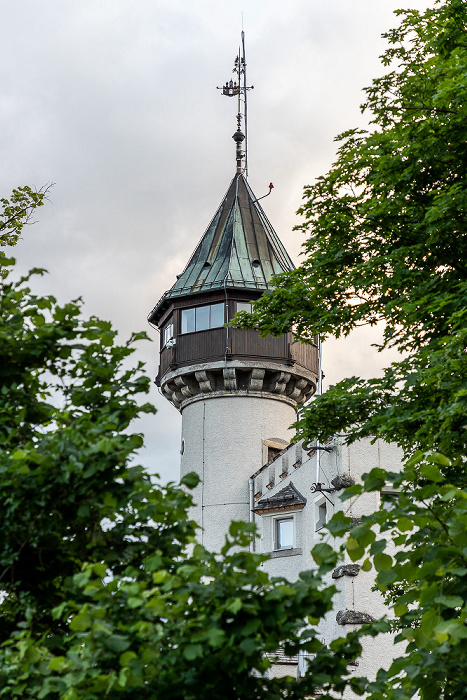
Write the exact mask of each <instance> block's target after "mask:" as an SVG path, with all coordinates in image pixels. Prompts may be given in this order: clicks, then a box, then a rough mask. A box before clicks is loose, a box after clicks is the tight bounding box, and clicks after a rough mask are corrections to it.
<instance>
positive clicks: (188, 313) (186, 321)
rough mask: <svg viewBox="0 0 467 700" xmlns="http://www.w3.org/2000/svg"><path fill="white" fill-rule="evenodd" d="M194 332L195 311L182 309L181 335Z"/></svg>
mask: <svg viewBox="0 0 467 700" xmlns="http://www.w3.org/2000/svg"><path fill="white" fill-rule="evenodd" d="M194 330H195V310H194V309H183V311H182V333H193V332H194Z"/></svg>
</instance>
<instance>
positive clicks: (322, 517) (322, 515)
mask: <svg viewBox="0 0 467 700" xmlns="http://www.w3.org/2000/svg"><path fill="white" fill-rule="evenodd" d="M316 516H317V517H316V529H317V530H321V528H322V527H324V526H325V525H326V520H327V510H326V501H324V503H317V504H316Z"/></svg>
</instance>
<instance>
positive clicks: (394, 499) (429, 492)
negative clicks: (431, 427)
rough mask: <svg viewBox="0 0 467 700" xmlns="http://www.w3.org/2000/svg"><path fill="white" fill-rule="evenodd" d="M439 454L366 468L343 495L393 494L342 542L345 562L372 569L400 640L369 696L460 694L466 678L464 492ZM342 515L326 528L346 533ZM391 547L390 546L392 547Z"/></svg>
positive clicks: (466, 515) (466, 505)
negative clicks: (397, 653) (401, 650)
mask: <svg viewBox="0 0 467 700" xmlns="http://www.w3.org/2000/svg"><path fill="white" fill-rule="evenodd" d="M447 461H448V460H446V458H445V457H443V456H442V455H439V454H433V455H429V456H427V455H423V454H422V453H419V454H416V455H414V456H413V457H412V458H411V459H410V460H409V461H408V462H407V464H406V466H405V469H404V471H403V472H402V473H400V474H391V473H388V472H385V471H383V470H382V469H373V470H372V471H371V472H370V473H369V474H368V475H366V476H365V477H364V479H363V484H362V485H356V486H352V487H350V488H349V489H347V490H346V494H345V498H352V497H355V496H356V495H358V494H361V493H364V492H369V491H380V490H381V489H383V488H384V486H385V485H386V484H387V482H388V481H389V482H391V483H392V484H393V486H394V488H395V489H396V490H397V491H399V493H398V494H397V495H393V496H387V497H386V504H385V506H386V507H385V508H382V509H381V510H380V511H378V512H377V513H375V514H372V515H369V516H367V517H364V518H363V522H362V524H361V525H358V526H357V527H353V528H352V529H351V530H350V532H349V537H348V539H347V544H346V547H347V552H348V555H349V557H350V559H351V560H352V561H357V560H361V559H364V558H365V556H366V555H367V554H368V555H369V556H367V558H365V559H364V562H363V564H362V567H363V568H364V570H369V569H371V567H372V566H373V567H374V568H375V570H376V586H377V588H378V590H379V591H380V592H381V593H382V594H383V595H384V596H385V597H386V602H387V604H388V605H389V607H390V608H391V609H392V611H393V613H394V616H395V617H394V621H393V623H392V627H393V629H394V630H395V631H396V632H397V636H396V641H406V642H408V646H407V651H406V654H405V656H404V657H401V658H397V659H396V660H395V661H394V662H393V663H392V665H391V666H390V668H389V670H388V671H387V672H386V671H383V670H380V671H379V673H378V677H377V679H376V682H373V683H370V684H369V686H368V687H367V690H368V691H369V697H370V698H371V699H372V700H382V699H383V698H384V699H385V700H386V698H406V697H411V696H412V695H413V694H414V693H415V692H416V691H418V692H419V693H420V696H421V697H422V698H424V699H426V700H430V699H433V700H438V698H440V697H444V698H445V699H446V700H448V699H454V698H459V697H464V695H465V678H466V677H467V626H466V620H467V548H466V542H467V492H466V491H465V489H460V488H457V487H455V486H452V485H451V484H449V483H446V480H445V477H444V476H443V474H442V472H441V469H442V468H443V467H446V466H448V465H447ZM348 520H349V518H346V517H345V516H343V515H342V514H339V515H338V516H337V517H334V518H333V520H332V521H331V522H330V523H329V528H330V529H331V531H332V532H333V533H334V534H342V533H344V532H346V531H347V530H348V525H349V524H348ZM394 545H395V546H394Z"/></svg>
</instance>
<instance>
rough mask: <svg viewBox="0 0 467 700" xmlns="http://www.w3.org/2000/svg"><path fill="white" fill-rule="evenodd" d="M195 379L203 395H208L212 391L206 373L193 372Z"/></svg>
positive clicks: (212, 388)
mask: <svg viewBox="0 0 467 700" xmlns="http://www.w3.org/2000/svg"><path fill="white" fill-rule="evenodd" d="M195 377H196V381H197V382H198V383H199V388H200V389H201V391H202V392H203V394H210V393H211V392H212V391H214V387H213V386H212V382H211V380H210V378H209V377H208V373H207V372H205V371H204V370H202V371H199V372H195Z"/></svg>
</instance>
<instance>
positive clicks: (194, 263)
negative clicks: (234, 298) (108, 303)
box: [150, 174, 294, 318]
mask: <svg viewBox="0 0 467 700" xmlns="http://www.w3.org/2000/svg"><path fill="white" fill-rule="evenodd" d="M293 269H294V265H293V263H292V261H291V259H290V257H289V255H288V254H287V251H286V250H285V248H284V246H283V245H282V243H281V241H280V239H279V237H278V235H277V233H276V232H275V231H274V229H273V227H272V225H271V223H270V222H269V219H268V218H267V216H266V214H265V213H264V211H263V209H262V207H261V205H260V204H259V203H258V200H257V198H256V197H255V195H254V193H253V191H252V189H251V187H250V186H249V184H248V182H247V181H246V180H245V178H244V176H243V175H242V174H236V175H235V177H234V178H233V180H232V182H231V183H230V186H229V189H228V190H227V193H226V195H225V197H224V199H223V200H222V202H221V204H220V206H219V208H218V210H217V212H216V213H215V215H214V218H213V219H212V221H211V223H210V224H209V226H208V228H207V230H206V232H205V234H204V236H203V237H202V239H201V241H200V242H199V244H198V246H197V247H196V249H195V251H194V253H193V255H192V256H191V258H190V260H189V262H188V264H187V266H186V267H185V269H184V271H183V272H182V273H181V275H179V276H178V278H177V281H176V282H175V284H174V285H173V287H172V288H171V289H170V290H169V291H168V292H166V293H165V294H164V296H163V297H162V299H161V300H160V301H159V302H158V304H157V305H156V307H155V308H154V310H153V311H152V313H151V316H150V318H153V317H154V316H155V315H157V313H158V311H159V309H161V307H162V306H165V304H166V303H167V302H168V301H169V300H170V299H173V298H174V297H182V296H188V295H192V294H200V293H205V292H210V291H214V290H219V289H226V288H230V289H245V290H255V291H257V292H263V291H264V290H265V289H268V288H269V286H270V285H271V281H272V278H273V276H274V275H278V274H280V273H281V272H285V271H286V270H293Z"/></svg>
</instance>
